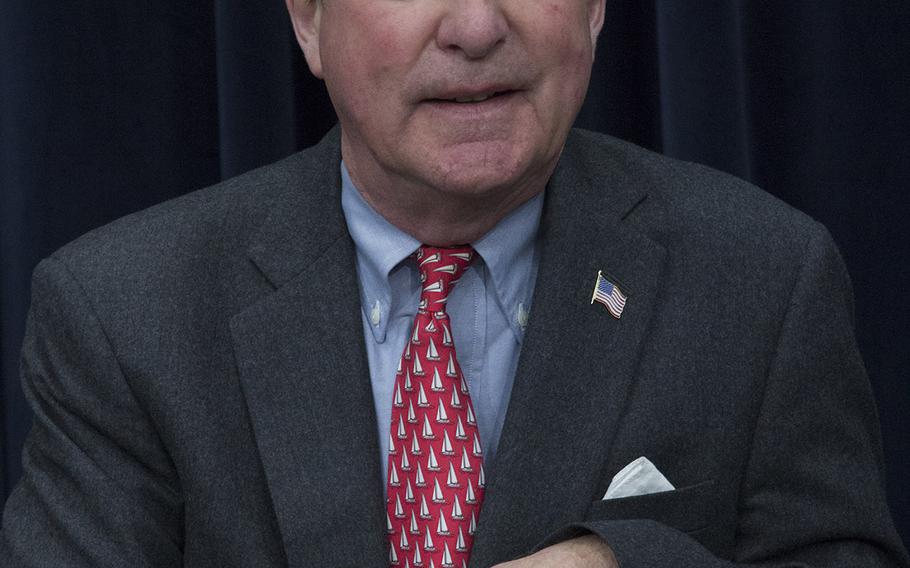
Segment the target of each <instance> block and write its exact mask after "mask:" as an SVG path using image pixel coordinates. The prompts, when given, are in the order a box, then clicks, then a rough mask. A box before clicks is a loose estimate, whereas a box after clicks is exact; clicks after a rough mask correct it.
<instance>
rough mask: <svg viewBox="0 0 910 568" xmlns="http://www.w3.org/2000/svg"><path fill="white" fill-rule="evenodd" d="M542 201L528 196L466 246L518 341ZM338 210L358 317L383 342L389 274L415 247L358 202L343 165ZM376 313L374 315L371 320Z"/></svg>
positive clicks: (530, 290) (528, 295)
mask: <svg viewBox="0 0 910 568" xmlns="http://www.w3.org/2000/svg"><path fill="white" fill-rule="evenodd" d="M543 198H544V196H543V193H541V194H539V195H536V196H535V197H533V198H531V199H530V200H528V201H527V202H525V203H524V204H522V205H520V206H519V207H517V208H516V209H515V210H514V211H512V212H510V213H509V214H508V215H507V216H506V217H504V218H503V219H502V220H501V221H500V222H499V223H497V225H496V226H495V227H493V229H492V230H491V231H490V232H488V233H487V234H486V235H484V236H483V237H482V238H480V239H479V240H478V241H476V242H474V243H472V246H473V247H474V250H476V251H477V253H478V254H479V255H480V257H481V259H482V260H483V263H484V264H485V266H486V269H487V270H488V271H489V276H490V279H491V281H492V285H493V288H494V291H495V293H496V297H497V299H498V301H499V304H500V308H501V309H502V311H503V313H504V314H505V316H506V319H507V320H508V322H509V325H510V327H511V328H512V330H513V332H514V333H515V336H516V338H517V340H518V341H519V342H521V340H522V338H523V336H524V328H525V326H526V325H527V314H528V311H529V310H530V304H531V294H532V293H533V290H534V281H535V279H536V277H537V246H536V244H537V238H536V237H537V233H538V228H539V226H540V216H541V212H542V211H543ZM341 207H342V210H343V211H344V216H345V221H346V222H347V225H348V231H349V232H350V235H351V238H352V239H353V241H354V246H355V247H356V250H357V269H358V275H359V277H360V283H361V287H360V288H361V305H362V308H363V313H364V315H365V316H366V318H367V321H370V322H371V328H372V331H373V337H374V338H375V340H376V341H378V342H383V341H385V335H386V329H387V325H388V322H389V320H390V317H389V314H390V312H391V310H392V308H393V306H391V298H392V290H391V284H390V281H389V275H390V274H391V272H392V270H393V269H395V267H396V266H398V265H399V264H400V263H401V262H402V261H403V260H405V259H406V258H407V257H408V256H410V255H411V254H412V253H413V252H414V251H416V250H417V249H418V248H419V247H420V245H421V243H420V241H418V240H417V239H415V238H414V237H412V236H411V235H409V234H407V233H405V232H404V231H402V230H400V229H398V228H397V227H395V226H394V225H392V224H391V223H389V222H388V221H387V220H386V219H385V218H384V217H383V216H382V215H380V214H379V213H378V212H376V210H375V209H373V208H372V207H371V206H370V204H369V203H367V202H366V200H364V198H363V196H362V195H361V194H360V191H359V190H358V189H357V188H356V187H355V186H354V182H353V181H352V180H351V176H350V174H349V173H348V170H347V167H346V166H345V164H344V162H342V163H341ZM376 313H378V314H379V315H378V317H374V315H375V314H376Z"/></svg>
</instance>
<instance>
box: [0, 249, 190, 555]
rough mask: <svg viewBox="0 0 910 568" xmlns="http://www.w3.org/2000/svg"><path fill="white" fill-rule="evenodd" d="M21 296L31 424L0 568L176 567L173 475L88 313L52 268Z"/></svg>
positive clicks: (81, 297) (39, 273)
mask: <svg viewBox="0 0 910 568" xmlns="http://www.w3.org/2000/svg"><path fill="white" fill-rule="evenodd" d="M32 290H33V293H32V295H33V301H32V306H31V309H30V312H29V319H28V323H27V328H26V336H25V340H24V343H23V349H22V362H21V370H22V381H23V387H24V390H25V394H26V397H27V399H28V401H29V403H30V405H31V407H32V409H33V411H34V423H33V426H32V429H31V431H30V433H29V435H28V438H27V440H26V445H25V449H24V451H23V469H24V472H23V477H22V479H21V481H20V482H19V484H18V485H17V486H16V488H15V489H14V491H13V493H12V495H11V496H10V498H9V500H8V501H7V504H6V508H5V511H4V514H3V527H2V534H0V565H2V566H5V567H8V568H15V567H37V566H92V567H103V566H112V567H113V566H117V567H122V566H179V565H181V548H182V538H183V537H182V529H181V526H182V519H181V517H182V500H181V497H180V495H181V493H180V490H179V486H178V479H177V476H176V473H175V472H174V467H173V464H172V462H171V461H170V459H169V457H168V455H167V452H166V451H165V448H164V447H163V444H162V443H161V441H160V438H159V436H158V434H157V433H156V430H155V428H154V424H153V421H154V417H152V416H149V415H147V414H146V413H145V412H144V411H143V409H142V407H141V404H140V403H139V401H138V400H137V399H136V397H135V396H134V393H133V392H132V390H131V388H130V385H129V383H128V380H127V377H126V376H125V373H124V370H123V369H122V368H121V366H120V364H119V362H118V359H117V355H116V353H115V352H114V351H113V349H112V347H111V343H110V342H109V341H108V338H107V336H106V335H105V330H104V328H103V325H102V323H101V322H100V321H99V319H98V317H97V316H96V313H97V312H96V309H95V308H96V306H93V305H91V304H90V302H89V301H88V300H87V298H86V295H85V294H84V292H83V290H82V289H81V288H80V286H79V284H78V283H77V282H76V280H75V279H74V278H73V277H72V275H71V274H70V273H69V272H68V270H67V269H66V267H65V266H64V265H63V264H62V263H61V262H59V261H56V260H45V261H44V262H42V263H41V264H40V265H39V266H38V268H37V269H36V270H35V274H34V277H33V282H32ZM149 340H150V341H154V338H149Z"/></svg>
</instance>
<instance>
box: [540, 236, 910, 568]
mask: <svg viewBox="0 0 910 568" xmlns="http://www.w3.org/2000/svg"><path fill="white" fill-rule="evenodd" d="M852 312H853V299H852V291H851V285H850V281H849V277H848V276H847V272H846V269H845V267H844V265H843V261H842V260H841V258H840V255H839V254H838V252H837V249H836V247H835V245H834V243H833V241H832V239H831V238H830V236H829V235H828V233H827V231H826V230H824V229H820V230H818V231H817V232H816V233H814V234H813V236H812V237H811V238H810V239H809V242H808V244H807V246H806V250H805V254H804V256H803V263H802V266H801V267H800V268H799V275H798V277H797V279H796V283H795V285H794V287H793V291H792V294H791V297H790V301H789V307H788V309H787V313H786V316H785V318H784V320H783V321H782V322H781V326H780V333H779V337H778V340H777V348H776V352H775V354H774V356H773V362H772V365H771V366H770V368H769V371H768V375H767V378H766V383H765V387H764V389H765V390H764V396H763V403H762V408H761V412H760V415H759V418H758V420H757V422H756V424H755V425H754V431H753V439H752V449H751V454H750V458H749V460H748V464H747V466H746V468H745V471H744V473H743V478H742V480H741V483H740V498H739V502H738V507H737V509H738V511H739V517H738V521H737V526H736V527H735V534H736V537H735V543H734V546H733V548H732V550H730V551H729V552H728V553H724V556H725V557H724V558H721V557H718V556H717V555H715V554H714V553H713V552H712V551H710V550H708V549H707V548H705V547H704V546H702V545H701V544H700V543H699V542H698V541H697V540H696V539H695V538H693V537H692V536H690V535H688V534H685V533H683V532H680V531H678V530H676V529H674V528H671V527H669V526H667V525H664V524H661V523H659V522H656V521H652V520H646V519H629V520H613V521H600V522H591V523H585V524H578V525H574V526H571V527H567V528H566V529H564V530H562V531H560V532H558V533H557V534H554V535H551V536H550V538H548V539H547V540H546V541H544V542H543V543H541V544H540V545H538V547H537V548H538V549H539V548H542V547H544V546H547V545H548V544H552V543H554V542H558V541H560V540H564V539H566V538H570V537H572V536H576V535H579V534H583V533H587V532H592V533H595V534H597V535H599V536H600V537H601V538H603V539H604V540H605V541H606V542H607V544H609V545H610V546H611V548H612V549H613V551H614V553H615V555H616V558H617V560H618V562H619V565H620V566H621V567H622V568H639V567H641V568H645V567H649V568H657V567H675V568H680V567H690V566H691V567H693V568H694V567H700V568H704V567H718V568H720V567H734V566H765V567H772V566H773V567H780V568H784V567H787V568H796V567H803V568H804V567H825V568H837V567H847V566H870V567H871V566H881V567H884V566H889V567H897V566H900V567H907V566H910V561H908V558H907V552H906V550H905V549H904V547H903V545H902V544H901V541H900V538H899V536H898V535H897V533H896V531H895V529H894V526H893V523H892V520H891V515H890V512H889V510H888V505H887V502H886V498H885V491H884V483H883V479H882V478H883V463H882V451H881V442H880V432H879V425H878V417H877V413H876V409H875V404H874V401H873V398H872V392H871V389H870V385H869V381H868V378H867V376H866V372H865V369H864V367H863V364H862V360H861V358H860V355H859V351H858V349H857V345H856V341H855V338H854V333H853V313H852Z"/></svg>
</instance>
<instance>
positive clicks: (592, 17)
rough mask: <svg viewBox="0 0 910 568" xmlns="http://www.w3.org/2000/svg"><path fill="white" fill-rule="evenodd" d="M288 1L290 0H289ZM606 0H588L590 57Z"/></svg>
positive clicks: (595, 48)
mask: <svg viewBox="0 0 910 568" xmlns="http://www.w3.org/2000/svg"><path fill="white" fill-rule="evenodd" d="M289 1H290V0H289ZM605 10H606V0H588V26H589V28H590V30H591V58H592V59H593V58H594V52H596V51H597V37H598V36H599V35H600V30H601V29H603V27H604V12H605Z"/></svg>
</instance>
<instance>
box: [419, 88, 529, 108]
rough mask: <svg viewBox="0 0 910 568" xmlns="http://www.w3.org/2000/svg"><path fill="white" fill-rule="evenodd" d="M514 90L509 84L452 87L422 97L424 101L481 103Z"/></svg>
mask: <svg viewBox="0 0 910 568" xmlns="http://www.w3.org/2000/svg"><path fill="white" fill-rule="evenodd" d="M514 92H516V89H515V88H513V87H511V86H487V87H473V88H464V87H461V88H452V89H444V90H440V91H438V92H433V93H431V94H430V96H428V97H426V98H425V99H424V101H425V102H431V103H459V104H470V103H482V102H484V101H488V100H490V99H494V98H497V97H501V96H503V95H509V94H512V93H514Z"/></svg>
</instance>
